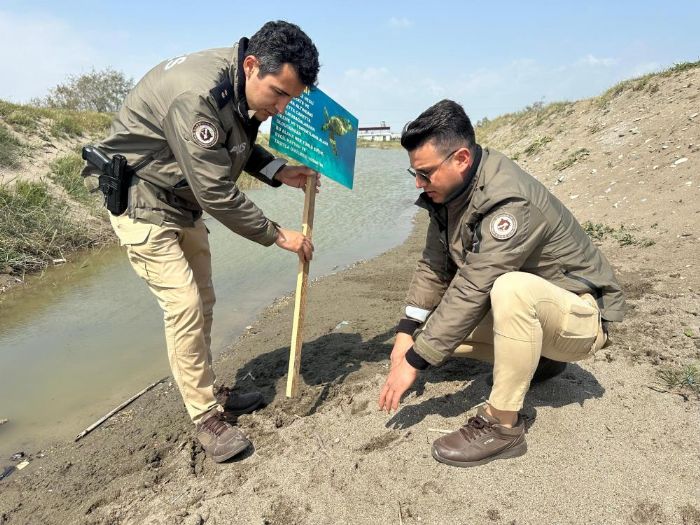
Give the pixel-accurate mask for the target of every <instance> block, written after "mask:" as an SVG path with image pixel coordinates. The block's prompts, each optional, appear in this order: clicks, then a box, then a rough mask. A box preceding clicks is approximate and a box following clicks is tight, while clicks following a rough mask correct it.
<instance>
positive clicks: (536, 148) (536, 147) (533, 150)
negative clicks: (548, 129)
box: [523, 135, 552, 157]
mask: <svg viewBox="0 0 700 525" xmlns="http://www.w3.org/2000/svg"><path fill="white" fill-rule="evenodd" d="M550 142H552V137H547V136H546V135H545V136H544V137H540V138H539V139H537V140H536V141H535V142H533V143H532V144H530V145H529V146H528V147H527V148H525V150H524V151H523V153H525V155H527V156H528V157H531V156H532V155H536V154H537V153H539V152H540V151H541V150H542V148H543V147H544V146H545V145H547V144H549V143H550Z"/></svg>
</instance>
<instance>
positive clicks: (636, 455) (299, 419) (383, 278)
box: [0, 216, 700, 524]
mask: <svg viewBox="0 0 700 525" xmlns="http://www.w3.org/2000/svg"><path fill="white" fill-rule="evenodd" d="M424 228H425V221H424V218H421V217H420V216H419V219H418V226H417V228H416V231H415V232H414V234H413V235H412V236H411V237H410V239H409V240H408V241H407V242H406V243H405V244H404V245H403V246H401V247H399V248H397V249H395V250H392V251H390V252H388V253H387V254H385V255H383V256H381V257H379V258H378V259H375V260H372V261H369V262H366V263H363V264H359V265H357V266H355V267H354V268H351V269H349V270H348V271H345V272H343V273H340V274H337V275H334V276H331V277H328V278H325V279H322V280H320V281H317V282H315V283H313V285H312V287H311V291H310V296H309V310H308V315H307V325H306V333H307V335H306V341H307V343H306V345H305V346H304V349H303V359H302V379H303V386H302V388H301V395H300V397H299V399H297V400H293V401H291V400H287V399H286V398H285V396H284V385H285V374H286V368H287V355H288V349H289V331H290V330H289V327H290V326H291V315H292V307H293V304H292V301H290V300H289V299H283V300H281V301H279V302H277V303H276V304H274V305H272V306H271V307H269V308H268V309H267V310H266V311H265V313H264V314H263V315H262V316H261V318H260V319H259V321H258V322H257V323H256V324H255V325H254V326H253V328H252V329H251V330H250V331H249V332H248V333H247V334H246V335H245V336H244V337H242V338H241V339H240V340H239V341H238V342H237V343H236V344H235V345H234V347H233V348H232V350H231V352H230V353H227V354H226V355H225V356H224V357H223V358H222V359H221V360H220V362H218V363H217V364H216V368H217V370H218V373H219V378H220V380H221V381H222V383H223V384H227V385H230V386H231V385H235V386H237V387H238V388H240V389H244V390H248V389H252V388H257V389H261V390H262V391H263V392H264V394H265V397H266V399H267V400H268V402H269V405H268V406H267V407H266V408H264V409H263V410H260V411H259V412H257V413H255V414H253V415H249V416H244V417H242V418H241V419H240V423H239V424H240V426H241V427H242V428H243V429H244V430H245V431H246V432H247V433H248V434H249V435H250V437H251V439H252V440H253V442H254V444H255V449H254V450H251V451H249V453H246V454H245V455H244V456H243V457H241V458H238V459H237V460H235V461H232V462H229V463H225V464H220V465H218V464H215V463H213V462H211V461H209V460H206V459H205V456H204V454H203V452H202V451H201V449H200V448H199V446H197V445H196V444H195V442H194V440H193V437H192V432H191V425H190V424H189V422H188V420H187V417H186V414H185V411H184V409H183V408H182V405H181V402H180V399H179V394H178V392H177V390H176V389H175V387H174V386H173V385H171V384H163V385H161V386H159V387H157V388H156V389H154V390H153V391H152V392H150V393H148V394H146V395H145V396H144V397H143V398H141V399H140V400H139V401H138V402H136V403H135V404H134V405H132V406H131V407H129V408H128V409H126V410H125V411H124V412H122V413H121V414H120V415H118V416H117V417H115V418H114V419H112V420H110V421H109V422H108V423H107V424H106V425H104V426H103V427H102V428H100V429H98V430H96V431H95V432H94V433H93V434H91V435H89V436H88V437H87V438H85V439H84V440H82V441H80V442H78V443H77V444H61V445H57V446H56V447H55V448H53V449H51V450H47V451H45V452H44V454H45V457H43V458H35V459H34V460H33V461H32V462H31V463H30V465H29V467H27V468H26V469H24V470H23V471H21V472H18V473H15V474H13V475H12V476H10V477H8V478H7V479H6V480H5V481H3V482H0V483H1V484H0V491H1V493H0V494H1V496H2V497H1V498H0V523H12V524H14V523H135V524H137V523H138V524H141V523H162V524H171V523H184V524H195V523H196V524H201V523H207V524H223V523H270V524H273V523H275V524H276V523H280V524H292V523H319V524H320V523H406V524H409V523H443V522H446V521H449V522H455V523H492V522H493V523H509V524H510V523H517V524H526V523H664V524H667V523H668V524H670V523H678V524H691V523H700V491H699V489H698V483H697V480H698V464H699V462H698V459H700V458H699V456H700V445H699V444H700V440H699V439H698V428H699V425H698V423H700V421H699V419H700V418H699V417H698V406H699V404H698V402H697V400H695V399H692V398H690V399H688V400H686V399H685V398H684V397H683V396H680V395H677V394H673V393H666V392H659V391H658V390H661V389H662V388H661V387H660V386H659V385H658V383H657V382H656V380H655V367H654V365H653V363H652V362H651V360H652V359H653V356H652V357H650V356H649V355H647V354H649V353H651V354H653V353H655V352H659V353H663V352H664V351H666V350H670V351H671V352H673V350H671V346H670V345H673V344H676V343H677V342H676V341H675V339H678V338H674V337H670V333H671V332H672V331H673V329H674V327H676V326H677V325H678V322H679V317H680V318H682V317H683V316H688V315H690V316H692V315H693V313H694V314H695V315H697V313H698V312H697V307H698V297H697V294H695V293H692V294H688V293H686V292H683V291H682V289H680V290H679V287H676V286H674V285H675V284H676V283H677V282H678V279H675V280H673V279H672V278H666V277H664V276H660V278H657V277H649V276H647V277H644V276H642V275H640V274H638V273H637V272H636V270H635V271H626V267H627V265H625V264H624V261H620V260H619V258H617V260H616V261H615V262H616V263H617V266H618V268H620V270H621V275H622V276H623V281H624V285H625V288H626V289H627V290H628V291H629V298H630V303H631V305H632V307H633V310H632V315H631V320H630V322H629V323H628V324H629V325H631V326H628V327H627V329H625V330H624V331H623V330H617V331H616V332H614V333H613V340H614V341H615V344H613V345H612V346H610V347H607V348H606V349H604V350H602V351H601V352H600V353H598V354H597V355H596V357H595V359H594V360H590V361H586V362H582V363H579V364H574V365H569V368H568V371H567V372H566V373H565V374H564V375H562V376H560V377H558V378H555V379H553V380H551V381H549V382H547V383H544V384H542V385H538V386H536V387H534V388H533V389H531V391H530V393H529V394H528V396H527V399H526V405H525V408H524V409H523V412H524V414H525V415H526V416H527V417H528V418H529V420H530V422H529V431H528V436H527V440H528V445H529V451H528V453H527V454H526V455H525V456H523V457H521V458H517V459H514V460H506V461H496V462H492V463H490V464H488V465H486V466H483V467H479V468H474V469H457V468H451V467H447V466H445V465H442V464H439V463H437V462H435V461H434V460H433V459H432V457H431V455H430V444H431V442H432V441H433V440H434V439H436V438H437V437H439V435H440V434H439V433H438V432H437V431H438V430H443V429H454V428H456V427H458V426H459V425H460V424H461V423H463V422H464V420H465V418H466V417H467V415H468V414H470V413H471V412H472V411H473V407H474V406H475V405H476V404H478V403H480V402H481V401H483V400H484V399H485V398H486V397H487V396H488V387H487V385H486V382H485V379H486V376H487V374H488V372H489V368H488V366H486V365H483V364H479V363H475V362H472V361H469V360H453V361H450V362H449V363H448V364H447V365H445V366H443V367H441V368H439V369H434V370H430V371H428V372H427V373H424V374H423V376H422V378H421V380H420V382H419V384H418V385H417V387H416V388H415V389H414V390H413V392H412V393H411V394H410V395H409V396H408V397H407V399H406V401H405V404H404V405H403V408H402V409H401V410H400V411H399V412H398V413H396V414H395V415H392V416H387V415H386V414H383V413H380V412H378V411H377V409H376V400H377V395H378V391H379V388H380V386H381V384H382V381H383V379H384V377H385V374H386V372H387V370H388V359H387V358H388V354H389V352H390V349H391V342H392V336H393V334H392V331H393V330H392V328H393V324H394V322H395V320H396V317H397V313H398V311H399V310H400V304H401V302H402V300H403V297H404V292H405V289H406V286H407V284H408V279H409V276H410V270H411V268H412V266H413V264H414V261H415V257H416V255H417V253H418V250H419V249H420V244H421V241H422V237H423V232H424ZM610 248H611V250H612V251H615V250H614V249H613V248H614V247H612V246H611V247H610ZM620 251H621V250H620ZM630 255H631V254H630ZM685 288H686V290H687V287H685ZM339 298H342V300H339ZM664 309H666V310H664ZM661 311H664V312H665V313H661ZM652 312H654V313H652ZM685 312H693V313H690V314H689V313H685ZM640 317H645V318H647V319H650V320H651V319H653V321H654V322H653V323H652V322H642V323H641V325H640V326H636V325H637V323H639V321H636V320H638V319H639V318H640ZM342 321H346V322H347V324H343V325H341V326H338V325H340V324H341V322H342ZM645 325H649V327H648V328H646V329H645V328H644V326H645ZM623 326H624V325H623ZM620 328H622V327H620ZM659 336H661V337H662V338H664V339H665V340H664V341H657V342H656V343H654V342H653V340H654V338H656V337H659ZM686 339H688V338H686ZM678 343H679V344H678V346H677V348H676V350H675V352H676V353H686V352H687V353H692V352H694V351H695V352H696V351H697V349H696V348H695V345H694V344H693V343H692V341H690V340H688V341H687V342H686V341H682V340H679V341H678ZM686 343H688V344H686ZM691 346H692V348H691ZM694 349H695V350H694ZM649 351H651V352H649Z"/></svg>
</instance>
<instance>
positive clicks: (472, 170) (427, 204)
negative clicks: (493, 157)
mask: <svg viewBox="0 0 700 525" xmlns="http://www.w3.org/2000/svg"><path fill="white" fill-rule="evenodd" d="M481 160H482V149H481V146H480V145H479V144H477V145H476V148H475V153H474V162H472V165H471V166H470V167H469V171H468V172H467V176H466V177H465V178H464V184H462V185H461V186H460V187H459V188H457V189H456V190H455V191H454V193H452V195H450V196H449V197H448V198H447V199H446V200H445V202H442V203H439V204H438V203H435V202H433V201H432V200H431V199H430V197H428V196H427V195H426V194H425V193H421V194H420V196H419V197H418V200H417V201H416V206H418V207H420V208H424V209H426V210H428V212H430V213H431V214H432V213H436V212H439V211H441V210H443V209H448V210H454V209H462V208H464V207H466V205H467V204H468V203H469V201H470V200H471V198H472V195H473V194H474V188H476V185H477V184H476V183H477V180H478V178H479V177H477V174H478V172H479V168H480V167H481Z"/></svg>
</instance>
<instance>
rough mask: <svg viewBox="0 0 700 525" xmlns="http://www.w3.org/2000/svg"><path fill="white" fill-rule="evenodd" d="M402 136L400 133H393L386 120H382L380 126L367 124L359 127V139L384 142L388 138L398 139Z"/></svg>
mask: <svg viewBox="0 0 700 525" xmlns="http://www.w3.org/2000/svg"><path fill="white" fill-rule="evenodd" d="M399 138H401V134H400V133H392V132H391V127H390V126H387V125H386V122H384V121H381V122H380V123H379V126H367V127H358V128H357V139H358V140H373V141H377V142H384V141H387V140H397V139H399Z"/></svg>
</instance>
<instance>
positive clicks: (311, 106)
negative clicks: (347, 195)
mask: <svg viewBox="0 0 700 525" xmlns="http://www.w3.org/2000/svg"><path fill="white" fill-rule="evenodd" d="M357 124H358V121H357V119H356V118H355V117H354V116H353V115H351V114H350V113H349V112H348V111H347V110H346V109H345V108H343V107H342V106H341V105H340V104H338V103H337V102H336V101H335V100H333V99H332V98H330V97H329V96H328V95H326V94H325V93H324V92H323V91H321V90H320V89H318V88H313V89H311V90H310V91H309V90H307V91H306V92H305V93H303V94H302V95H301V96H300V97H298V98H295V99H292V101H291V102H290V103H289V104H288V105H287V109H286V110H285V112H284V113H283V114H281V115H275V116H274V117H273V118H272V124H271V128H270V147H272V148H275V149H276V150H277V151H279V152H281V153H284V154H286V155H289V156H290V157H292V158H293V159H295V160H298V161H299V162H301V163H302V164H305V165H306V166H308V167H310V168H312V169H314V170H316V171H318V172H320V173H322V174H323V175H325V176H326V177H328V178H330V179H333V180H334V181H336V182H339V183H340V184H342V185H343V186H345V187H347V188H350V189H352V183H353V174H354V171H355V152H356V150H357ZM334 142H335V143H334Z"/></svg>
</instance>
